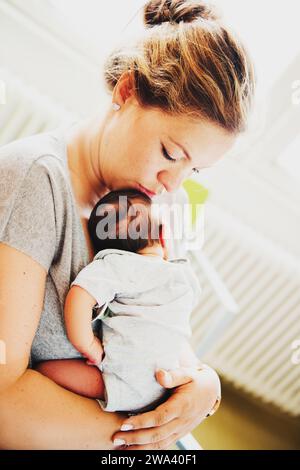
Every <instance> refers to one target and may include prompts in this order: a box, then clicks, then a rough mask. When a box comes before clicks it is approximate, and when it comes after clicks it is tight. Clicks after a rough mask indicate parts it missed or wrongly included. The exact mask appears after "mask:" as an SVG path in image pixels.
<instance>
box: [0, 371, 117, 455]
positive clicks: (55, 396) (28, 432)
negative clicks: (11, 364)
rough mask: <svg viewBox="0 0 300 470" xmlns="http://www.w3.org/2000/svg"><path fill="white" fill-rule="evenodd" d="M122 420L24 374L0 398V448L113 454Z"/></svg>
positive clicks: (30, 373)
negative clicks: (84, 450)
mask: <svg viewBox="0 0 300 470" xmlns="http://www.w3.org/2000/svg"><path fill="white" fill-rule="evenodd" d="M124 417H126V416H125V415H124V414H121V413H108V412H104V411H103V410H101V408H100V406H99V405H98V403H97V402H96V401H95V400H92V399H89V398H85V397H82V396H79V395H76V394H75V393H72V392H69V391H68V390H65V389H64V388H62V387H60V386H59V385H57V384H56V383H54V382H52V380H50V379H48V378H47V377H45V376H43V375H42V374H40V373H39V372H37V371H34V370H31V369H27V370H26V372H25V373H24V374H23V375H22V376H21V377H20V378H19V379H18V381H17V382H15V384H14V385H13V386H11V387H10V388H9V389H7V390H5V391H4V392H2V393H1V395H0V448H1V449H16V450H18V449H94V450H99V449H113V448H114V446H113V443H112V440H111V437H112V435H113V434H114V433H115V432H116V431H117V430H118V429H119V428H120V426H121V423H122V422H123V420H124Z"/></svg>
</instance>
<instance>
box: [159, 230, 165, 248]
mask: <svg viewBox="0 0 300 470" xmlns="http://www.w3.org/2000/svg"><path fill="white" fill-rule="evenodd" d="M159 240H160V243H161V246H162V247H163V248H165V240H164V226H163V224H159Z"/></svg>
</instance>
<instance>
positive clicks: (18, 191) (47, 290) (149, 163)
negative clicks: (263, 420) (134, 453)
mask: <svg viewBox="0 0 300 470" xmlns="http://www.w3.org/2000/svg"><path fill="white" fill-rule="evenodd" d="M144 20H145V25H146V31H145V35H144V36H143V37H141V38H140V40H139V41H137V42H136V43H135V44H133V46H132V47H131V48H126V49H120V50H117V51H116V52H114V53H113V54H112V55H111V56H110V57H109V59H108V61H107V63H106V64H105V79H106V84H107V86H108V90H109V92H110V93H111V94H112V100H111V103H110V105H109V107H108V108H107V110H106V111H105V113H104V115H103V114H102V115H101V116H96V117H93V118H92V119H90V120H89V121H87V122H83V123H80V124H79V125H76V126H73V127H71V128H69V129H65V130H64V132H61V130H59V131H55V132H52V133H48V134H40V135H36V136H33V137H31V138H27V139H23V140H20V141H16V142H13V143H11V144H9V145H7V146H5V147H2V149H0V176H1V190H0V191H1V193H0V199H1V202H2V205H1V206H0V211H1V212H0V242H1V243H0V331H1V340H2V341H4V342H5V345H6V364H5V365H1V366H0V367H1V369H0V370H1V377H0V394H1V396H0V398H1V400H0V403H1V404H0V420H1V423H0V424H1V425H0V447H1V448H3V449H10V448H13V449H20V448H22V449H54V448H55V449H114V448H118V449H121V448H122V444H124V443H125V444H126V445H127V446H129V447H127V448H128V449H129V450H131V449H133V450H135V449H167V448H169V447H170V446H171V445H172V444H174V443H175V442H176V440H178V439H179V438H180V437H182V436H184V435H185V434H187V433H188V432H189V431H191V430H192V429H193V428H194V427H195V426H197V424H199V423H200V422H201V421H202V420H203V419H204V418H205V416H206V415H207V414H209V412H210V411H211V410H212V409H213V408H214V405H215V403H216V398H217V396H218V395H219V393H220V383H219V379H218V376H217V374H216V373H215V372H214V371H213V370H212V369H210V368H204V369H203V368H202V367H201V365H200V364H199V367H198V368H197V367H195V366H194V364H195V360H196V358H195V355H194V354H193V352H192V351H191V350H189V351H186V357H185V358H183V360H182V368H181V369H178V370H174V371H169V373H168V374H166V373H164V371H157V375H156V377H157V380H158V382H159V383H160V384H161V385H162V386H165V387H167V388H170V389H173V390H172V393H171V396H170V398H169V399H168V400H167V401H166V402H165V403H163V404H161V405H160V406H159V407H158V408H156V409H155V410H153V411H151V412H148V413H144V414H140V415H137V416H131V417H129V418H128V417H126V416H124V415H121V414H120V413H105V412H103V411H102V410H101V409H100V408H99V405H98V404H97V402H96V401H95V400H92V399H89V398H85V397H82V396H80V395H77V394H74V393H72V392H69V391H68V390H65V389H63V388H62V387H60V386H59V385H57V384H56V383H54V382H53V381H51V380H50V379H49V378H47V377H45V376H43V375H42V374H40V373H39V372H38V371H37V370H34V364H35V363H36V362H38V361H39V360H40V361H41V360H45V359H54V358H74V357H80V355H78V352H77V351H76V350H75V349H73V348H72V345H71V344H70V343H69V342H68V340H67V338H66V336H65V332H64V325H63V321H62V311H63V310H62V309H63V303H64V299H65V296H66V294H67V291H68V288H69V285H70V283H71V281H72V280H73V279H74V277H75V276H76V275H77V273H78V272H79V270H80V269H81V268H82V267H83V266H84V265H85V264H87V263H88V262H89V261H90V260H91V259H92V250H91V244H90V240H89V238H88V233H87V229H86V223H87V219H88V217H89V214H90V212H91V210H92V208H93V206H94V204H95V203H96V202H97V201H98V199H99V198H100V197H102V196H103V195H104V194H106V193H107V192H108V191H110V190H116V189H120V188H123V187H126V188H128V187H132V188H138V189H140V190H143V191H145V192H146V193H147V194H150V195H151V196H153V197H154V195H155V194H156V197H157V198H158V199H160V198H163V197H164V196H162V194H163V192H164V191H167V193H165V194H170V193H171V194H175V195H178V194H179V191H177V190H178V189H179V188H180V185H181V183H182V182H183V181H184V180H185V179H186V178H187V177H188V176H189V175H190V174H191V172H193V171H195V172H199V171H200V170H201V169H202V168H206V167H209V166H212V165H213V164H214V163H215V162H216V161H218V160H219V159H220V158H221V157H222V155H223V154H224V153H225V152H227V151H228V150H229V149H230V148H231V147H232V145H233V143H234V142H235V139H236V136H237V135H238V134H239V133H240V132H241V131H243V130H244V129H245V127H246V117H247V114H248V111H249V108H250V104H251V101H252V96H253V90H254V73H253V68H252V65H251V62H250V60H249V58H248V56H247V53H246V51H245V49H244V48H243V47H242V45H241V44H240V43H239V41H238V40H237V39H236V38H235V37H234V35H233V34H232V33H230V32H229V31H228V30H227V29H226V28H225V27H224V26H223V25H222V23H221V22H220V20H219V19H218V18H217V17H216V15H215V14H214V12H213V11H212V10H210V9H209V8H208V7H207V6H205V5H202V4H199V2H194V3H193V2H185V1H184V0H173V1H172V0H168V1H166V0H157V1H154V0H152V1H149V2H148V3H147V5H146V6H145V10H144ZM160 200H162V199H160ZM28 365H29V367H28ZM122 425H123V426H122ZM121 426H122V430H121ZM113 441H115V442H114V443H113Z"/></svg>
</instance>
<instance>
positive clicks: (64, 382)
mask: <svg viewBox="0 0 300 470" xmlns="http://www.w3.org/2000/svg"><path fill="white" fill-rule="evenodd" d="M35 370H37V371H38V372H40V373H41V374H43V375H46V376H47V377H49V379H51V380H53V382H56V383H57V384H58V385H61V386H62V387H64V388H66V389H67V390H70V391H71V392H74V393H77V394H78V395H83V396H85V397H88V398H100V399H103V398H104V388H105V385H104V382H103V379H102V374H101V372H100V370H99V369H98V368H97V367H95V366H89V365H87V364H86V363H85V359H54V360H51V361H42V362H39V363H38V364H37V365H36V366H35Z"/></svg>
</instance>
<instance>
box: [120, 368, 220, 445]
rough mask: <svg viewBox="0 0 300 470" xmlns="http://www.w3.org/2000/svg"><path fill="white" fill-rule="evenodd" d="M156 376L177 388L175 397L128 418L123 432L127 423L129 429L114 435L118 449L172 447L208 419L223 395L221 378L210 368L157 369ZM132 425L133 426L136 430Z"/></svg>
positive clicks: (163, 384) (170, 386) (160, 381)
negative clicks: (130, 428)
mask: <svg viewBox="0 0 300 470" xmlns="http://www.w3.org/2000/svg"><path fill="white" fill-rule="evenodd" d="M156 378H157V381H158V382H159V383H160V385H162V386H163V387H165V388H170V389H171V388H174V390H173V391H172V395H171V397H170V398H168V400H167V401H166V402H165V403H163V404H161V405H160V406H158V407H157V408H156V409H155V410H153V411H150V412H147V413H143V414H140V415H136V416H131V417H130V418H128V419H127V420H126V421H124V423H123V425H122V427H121V431H122V430H123V429H124V431H125V430H126V427H125V428H123V426H127V429H128V431H126V432H121V431H120V432H117V433H116V434H114V436H113V440H114V442H115V445H116V449H118V450H124V449H126V450H149V449H169V448H170V446H171V445H173V444H175V442H176V441H177V440H178V439H180V438H181V437H183V436H185V435H186V434H188V433H189V432H190V431H192V430H193V429H194V428H195V427H196V426H197V425H198V424H199V423H201V421H203V420H204V419H205V417H206V416H207V415H208V414H209V413H210V412H211V410H212V409H213V407H214V406H215V404H216V400H217V399H218V397H220V396H221V386H220V380H219V377H218V375H217V374H216V372H215V371H214V370H213V369H210V368H205V369H203V370H197V369H196V368H180V369H174V370H172V371H168V372H164V371H157V372H156ZM175 387H176V388H175ZM128 425H132V426H133V428H132V430H129V428H128ZM116 439H118V440H120V439H121V440H124V441H125V444H124V445H123V444H122V443H121V442H120V441H115V440H116ZM126 446H129V447H126Z"/></svg>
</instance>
